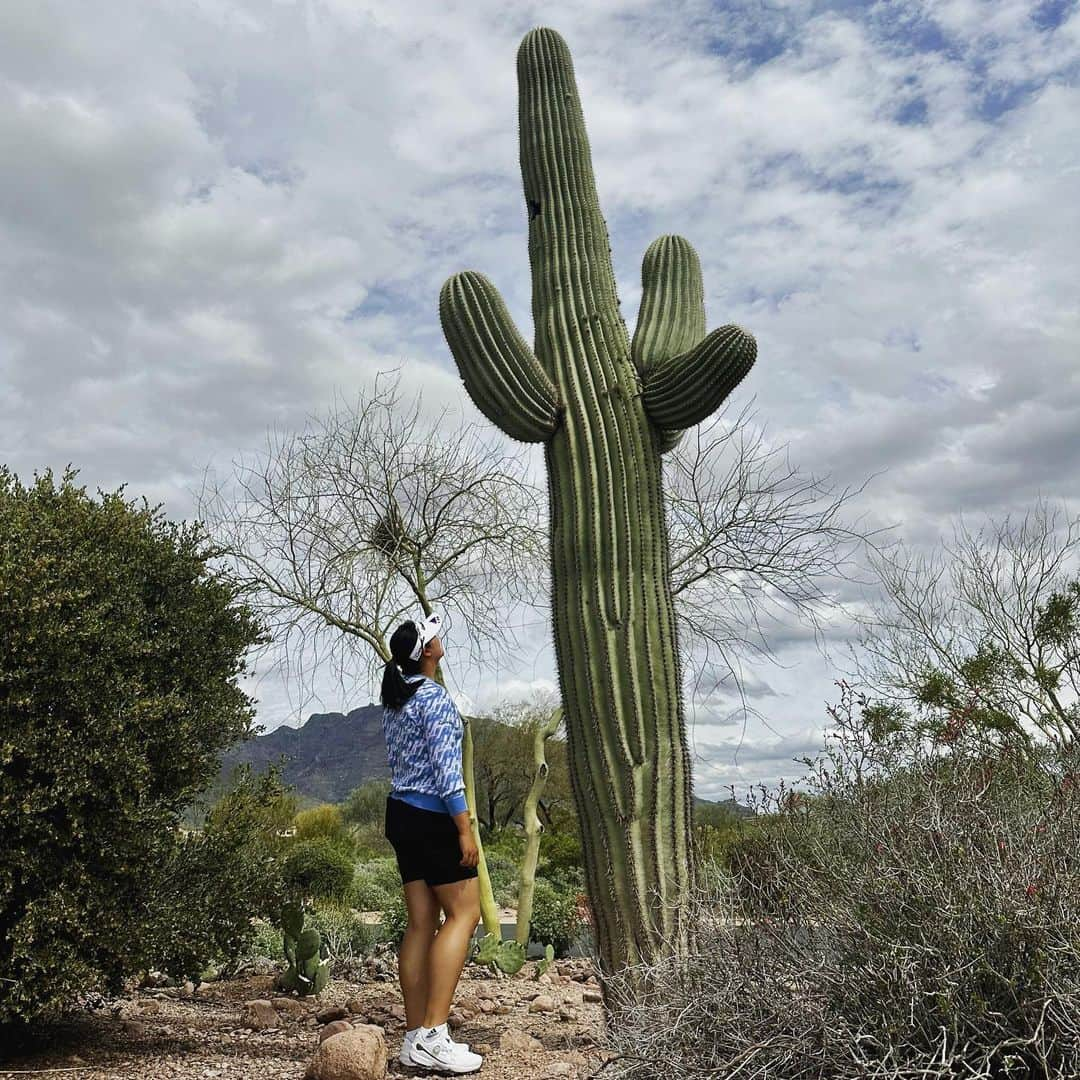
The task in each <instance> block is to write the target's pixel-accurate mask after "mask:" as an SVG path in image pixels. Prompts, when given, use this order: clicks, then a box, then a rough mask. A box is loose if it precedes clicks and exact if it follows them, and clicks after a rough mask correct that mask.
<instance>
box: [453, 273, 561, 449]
mask: <svg viewBox="0 0 1080 1080" xmlns="http://www.w3.org/2000/svg"><path fill="white" fill-rule="evenodd" d="M439 318H440V320H441V322H442V327H443V333H444V334H445V335H446V340H447V343H448V344H449V346H450V351H451V352H452V353H453V354H454V359H455V360H456V361H457V365H458V368H459V370H460V372H461V376H462V380H463V381H464V383H465V389H466V390H467V391H468V393H469V397H470V398H472V400H473V402H474V404H475V405H476V407H477V408H478V409H479V410H480V411H481V412H482V413H483V414H484V415H485V416H486V417H487V418H488V419H489V420H490V421H491V422H492V423H493V424H495V426H496V427H498V428H499V429H500V430H501V431H503V432H505V433H506V434H507V435H509V436H510V437H511V438H512V439H518V440H520V441H521V442H546V441H547V440H548V439H549V438H551V436H552V435H554V434H555V431H556V430H557V429H558V426H559V416H560V414H561V411H562V410H561V407H560V405H559V398H558V393H557V392H556V390H555V384H554V383H553V382H552V381H551V379H550V378H549V377H548V375H547V373H546V372H545V371H544V369H543V368H542V367H541V366H540V364H539V362H538V361H537V359H536V357H535V356H534V355H533V352H532V350H531V349H530V348H529V346H528V345H527V344H526V343H525V339H524V338H522V336H521V334H520V333H519V332H518V329H517V327H516V326H515V325H514V322H513V319H511V317H510V313H509V312H508V311H507V310H506V305H505V304H504V303H503V301H502V297H501V296H499V292H498V290H497V289H496V288H495V286H494V285H492V284H491V282H490V281H488V279H487V278H486V277H484V275H483V274H478V273H476V272H475V271H471V270H466V271H465V272H464V273H461V274H455V275H454V276H453V277H451V278H450V279H449V280H448V281H447V282H446V284H445V285H444V286H443V288H442V293H441V294H440V296H439Z"/></svg>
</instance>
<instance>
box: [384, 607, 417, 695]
mask: <svg viewBox="0 0 1080 1080" xmlns="http://www.w3.org/2000/svg"><path fill="white" fill-rule="evenodd" d="M419 636H420V631H419V629H418V628H417V625H416V623H414V622H405V623H402V624H401V625H400V626H399V627H398V628H397V629H396V630H395V631H394V633H393V636H392V637H391V638H390V655H391V657H393V659H392V660H391V661H390V663H388V664H387V665H386V668H385V670H384V671H383V678H382V691H381V693H380V695H379V699H380V700H381V701H382V703H383V707H384V708H387V709H400V708H401V707H402V705H404V704H405V702H406V701H408V700H409V698H411V697H412V696H413V694H415V693H416V691H417V690H419V689H420V683H419V682H412V683H410V682H406V681H405V676H406V675H419V674H420V663H421V662H420V661H419V660H410V659H409V654H410V653H411V652H412V651H413V649H414V648H416V639H417V638H418V637H419Z"/></svg>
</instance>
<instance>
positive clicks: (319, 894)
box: [282, 839, 353, 900]
mask: <svg viewBox="0 0 1080 1080" xmlns="http://www.w3.org/2000/svg"><path fill="white" fill-rule="evenodd" d="M282 877H283V879H284V882H285V885H286V888H288V889H291V890H293V891H294V892H295V893H296V894H298V895H299V896H305V897H306V896H310V897H316V898H320V899H329V900H344V899H345V898H346V896H347V895H348V891H349V887H350V886H351V885H352V880H353V861H352V859H351V858H349V856H348V855H346V854H345V853H344V852H343V851H340V850H339V849H338V848H336V847H334V846H333V844H331V843H330V842H329V841H328V840H325V839H319V840H300V841H297V842H296V843H295V844H293V845H292V846H291V848H290V850H289V853H288V854H287V855H286V856H285V862H284V866H283V868H282Z"/></svg>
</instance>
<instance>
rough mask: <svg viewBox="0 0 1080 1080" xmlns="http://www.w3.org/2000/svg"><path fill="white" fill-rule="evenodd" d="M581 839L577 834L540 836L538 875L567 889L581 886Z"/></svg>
mask: <svg viewBox="0 0 1080 1080" xmlns="http://www.w3.org/2000/svg"><path fill="white" fill-rule="evenodd" d="M582 866H583V862H582V854H581V839H580V837H579V836H578V834H577V833H576V832H571V831H569V830H563V831H561V832H548V831H546V830H545V831H544V832H543V833H541V835H540V866H539V868H538V871H537V872H538V873H539V875H540V876H541V877H546V878H547V879H548V880H549V881H552V882H556V883H561V884H564V885H566V887H567V888H571V887H577V886H580V884H581V881H582V877H583V875H582V869H581V868H582Z"/></svg>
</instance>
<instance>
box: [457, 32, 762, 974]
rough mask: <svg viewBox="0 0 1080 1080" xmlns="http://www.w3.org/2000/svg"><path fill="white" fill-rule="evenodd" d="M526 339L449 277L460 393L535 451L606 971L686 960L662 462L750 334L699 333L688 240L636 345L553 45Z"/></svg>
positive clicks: (539, 78) (684, 761) (532, 66)
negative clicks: (542, 467) (531, 328)
mask: <svg viewBox="0 0 1080 1080" xmlns="http://www.w3.org/2000/svg"><path fill="white" fill-rule="evenodd" d="M517 64H518V88H519V99H518V104H519V110H520V140H521V171H522V176H523V178H524V186H525V202H526V205H527V208H528V216H529V260H530V263H531V266H532V282H533V301H532V307H533V320H534V324H535V330H536V340H535V346H534V348H533V349H530V348H529V346H528V345H527V344H526V342H525V341H524V339H523V338H522V336H521V334H520V333H519V332H518V330H517V329H516V327H515V326H514V324H513V322H512V320H511V318H510V315H509V313H508V312H507V309H506V305H505V304H504V303H503V301H502V299H501V297H500V296H499V294H498V292H497V291H496V289H495V287H494V286H493V285H492V284H491V283H490V282H489V281H488V280H487V278H485V277H484V276H483V275H481V274H478V273H475V272H472V271H466V272H464V273H461V274H457V275H455V276H454V277H452V278H450V279H449V280H448V281H447V282H446V284H445V285H444V286H443V289H442V293H441V296H440V300H439V312H440V317H441V320H442V326H443V331H444V333H445V334H446V339H447V342H448V343H449V345H450V349H451V351H452V353H453V355H454V358H455V360H456V361H457V364H458V368H459V369H460V372H461V375H462V378H463V380H464V383H465V387H466V389H467V391H468V393H469V395H470V397H471V398H472V400H473V401H474V402H475V404H476V405H477V407H478V408H479V409H480V411H481V412H483V413H484V415H485V416H487V417H488V419H489V420H491V421H492V422H493V423H495V424H496V425H497V426H498V427H499V428H501V429H502V430H503V431H504V432H505V433H506V434H507V435H509V436H511V437H513V438H515V439H518V440H521V441H524V442H542V443H544V446H545V453H546V460H547V469H548V487H549V493H550V512H551V566H552V584H553V590H552V596H553V618H554V631H555V650H556V658H557V663H558V669H559V681H560V687H561V691H562V701H563V706H564V709H565V715H566V726H567V741H568V750H569V759H570V768H571V783H572V788H573V792H574V799H575V803H576V805H577V809H578V814H579V817H580V821H581V829H582V842H583V846H584V853H585V867H586V875H587V887H588V891H589V898H590V906H591V909H592V913H593V919H594V923H595V928H596V936H597V948H598V953H599V960H600V964H601V970H602V971H604V972H606V973H610V972H614V971H616V970H620V969H622V968H624V967H625V966H626V965H628V964H633V963H635V962H637V961H649V960H654V959H657V958H659V957H661V956H664V955H666V954H668V953H669V952H671V951H675V952H676V953H683V952H685V950H686V948H687V947H688V945H689V940H688V927H687V926H686V923H685V920H684V919H683V918H682V917H681V914H680V912H681V909H682V906H683V901H684V900H685V899H686V895H687V890H688V889H689V887H690V886H691V884H692V874H693V870H692V865H691V852H690V825H691V816H690V815H691V769H690V759H689V755H688V753H687V747H686V732H685V723H684V718H683V707H682V695H681V679H680V667H679V656H678V650H677V646H676V635H675V613H674V609H673V605H672V595H671V568H670V560H669V555H668V543H667V531H666V527H665V520H664V502H663V492H662V488H661V461H660V455H661V454H662V453H663V452H664V451H665V450H667V449H669V448H671V447H672V446H673V445H674V444H675V443H676V442H677V441H678V438H679V436H680V434H681V432H682V431H683V430H684V429H685V428H688V427H691V426H692V425H694V424H697V423H699V422H700V421H701V420H703V419H705V418H706V417H707V416H709V415H710V414H711V413H713V412H714V411H715V410H716V409H717V408H718V407H719V406H720V404H721V403H722V402H723V400H724V399H725V398H726V397H727V396H728V394H729V393H730V392H731V391H732V390H733V389H734V387H735V386H736V385H737V384H738V383H739V381H740V380H741V379H742V378H743V376H745V375H746V373H747V372H748V371H749V370H750V367H751V365H752V364H753V362H754V357H755V354H756V345H755V343H754V339H753V338H752V337H751V336H750V335H749V334H747V333H745V332H744V331H743V330H741V329H739V328H738V327H735V326H726V327H723V328H722V329H719V330H714V331H713V332H712V333H711V334H706V333H705V313H704V294H703V289H702V281H701V267H700V264H699V262H698V258H697V255H696V254H695V252H694V250H693V248H692V247H691V246H690V244H689V243H687V241H685V240H683V239H682V238H681V237H677V236H664V237H661V238H660V239H658V240H656V241H655V242H654V243H653V244H652V245H651V246H650V247H649V249H648V250H647V251H646V253H645V258H644V264H643V266H642V284H643V296H642V302H641V309H640V312H639V315H638V324H637V329H636V331H635V333H634V338H633V341H632V342H631V341H630V339H629V336H628V334H627V330H626V326H625V324H624V322H623V319H622V316H621V314H620V312H619V301H618V297H617V296H616V293H615V278H614V274H613V272H612V266H611V249H610V246H609V241H608V233H607V226H606V225H605V223H604V218H603V216H602V215H601V213H600V206H599V202H598V200H597V195H596V186H595V182H594V179H593V171H592V161H591V157H590V153H589V143H588V139H587V137H586V134H585V122H584V117H583V115H582V111H581V103H580V100H579V98H578V92H577V86H576V83H575V80H574V71H573V64H572V62H571V59H570V52H569V50H568V49H567V46H566V43H565V42H564V41H563V39H562V38H561V37H560V36H559V35H558V34H557V33H555V32H554V31H552V30H549V29H537V30H533V31H530V32H529V33H528V34H527V35H526V36H525V38H524V40H523V41H522V43H521V47H520V49H519V50H518V60H517Z"/></svg>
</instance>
